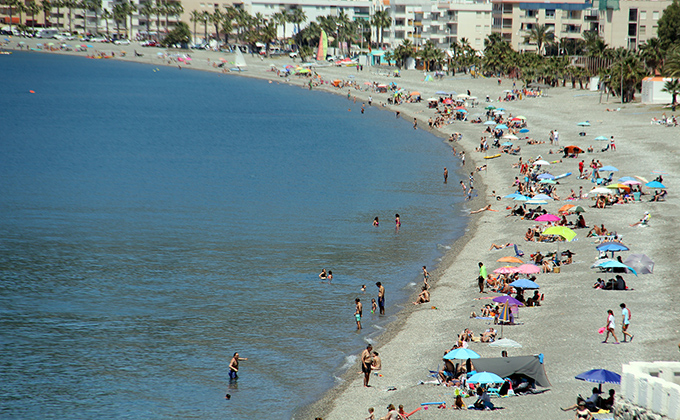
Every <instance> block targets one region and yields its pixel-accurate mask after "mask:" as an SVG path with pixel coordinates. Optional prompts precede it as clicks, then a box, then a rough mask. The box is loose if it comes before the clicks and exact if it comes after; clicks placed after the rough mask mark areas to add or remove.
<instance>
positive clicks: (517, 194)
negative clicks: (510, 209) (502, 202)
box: [503, 193, 524, 198]
mask: <svg viewBox="0 0 680 420" xmlns="http://www.w3.org/2000/svg"><path fill="white" fill-rule="evenodd" d="M516 197H524V196H523V195H522V194H520V193H512V194H508V195H506V196H504V197H503V198H516Z"/></svg>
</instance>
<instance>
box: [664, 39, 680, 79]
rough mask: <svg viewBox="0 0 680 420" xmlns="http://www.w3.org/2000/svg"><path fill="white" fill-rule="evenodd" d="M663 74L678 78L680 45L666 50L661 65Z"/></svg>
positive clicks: (679, 74) (679, 73)
mask: <svg viewBox="0 0 680 420" xmlns="http://www.w3.org/2000/svg"><path fill="white" fill-rule="evenodd" d="M663 75H664V76H666V77H672V78H674V79H678V78H680V47H675V48H673V49H672V50H670V51H669V52H668V55H667V56H666V60H665V62H664V65H663Z"/></svg>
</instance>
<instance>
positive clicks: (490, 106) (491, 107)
mask: <svg viewBox="0 0 680 420" xmlns="http://www.w3.org/2000/svg"><path fill="white" fill-rule="evenodd" d="M484 109H496V107H495V106H493V105H489V106H486V107H485V108H484Z"/></svg>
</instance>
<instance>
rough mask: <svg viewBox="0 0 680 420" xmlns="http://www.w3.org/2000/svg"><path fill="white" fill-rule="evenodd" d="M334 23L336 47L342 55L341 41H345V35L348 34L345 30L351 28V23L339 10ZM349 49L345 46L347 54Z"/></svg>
mask: <svg viewBox="0 0 680 420" xmlns="http://www.w3.org/2000/svg"><path fill="white" fill-rule="evenodd" d="M335 23H336V25H337V34H338V47H340V54H342V41H343V40H344V39H345V34H346V33H347V32H348V31H347V30H348V29H349V27H350V26H351V21H350V20H349V17H348V16H347V14H346V13H345V12H344V11H343V10H341V11H340V13H338V16H336V18H335ZM349 47H350V45H348V46H347V53H349V50H350V48H349Z"/></svg>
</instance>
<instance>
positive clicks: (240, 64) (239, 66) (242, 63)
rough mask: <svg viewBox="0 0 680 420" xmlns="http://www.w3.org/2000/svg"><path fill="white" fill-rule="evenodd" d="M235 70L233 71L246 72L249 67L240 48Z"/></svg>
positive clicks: (237, 50) (237, 49) (235, 60)
mask: <svg viewBox="0 0 680 420" xmlns="http://www.w3.org/2000/svg"><path fill="white" fill-rule="evenodd" d="M234 66H235V67H234V68H232V69H231V70H232V71H244V70H246V67H248V64H246V59H245V57H243V53H242V52H241V49H240V48H238V47H237V48H236V58H235V59H234Z"/></svg>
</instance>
